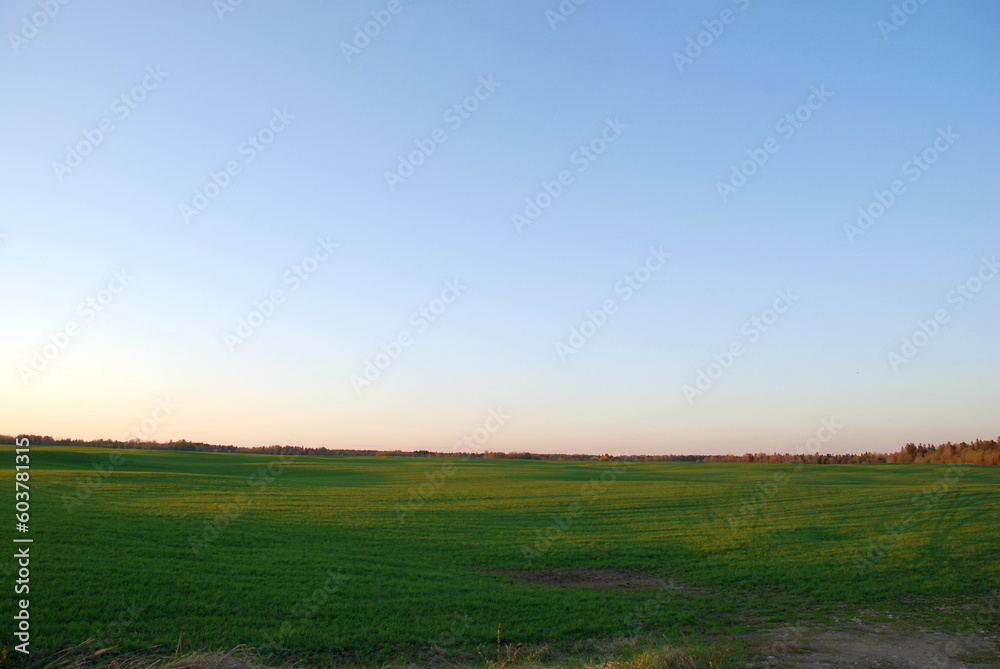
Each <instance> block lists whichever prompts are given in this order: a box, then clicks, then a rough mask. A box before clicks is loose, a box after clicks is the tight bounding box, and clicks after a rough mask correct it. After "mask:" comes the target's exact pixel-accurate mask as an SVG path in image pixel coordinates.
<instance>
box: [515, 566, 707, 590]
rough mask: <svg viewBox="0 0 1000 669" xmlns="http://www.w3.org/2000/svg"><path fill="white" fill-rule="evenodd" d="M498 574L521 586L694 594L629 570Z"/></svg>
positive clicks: (679, 586)
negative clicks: (524, 584)
mask: <svg viewBox="0 0 1000 669" xmlns="http://www.w3.org/2000/svg"><path fill="white" fill-rule="evenodd" d="M496 573H498V574H503V575H504V576H508V577H510V578H512V579H514V580H516V581H520V582H521V583H528V584H530V585H544V586H547V587H550V588H590V589H592V590H618V591H634V590H676V591H679V592H693V591H694V589H693V588H690V587H686V586H681V585H680V584H678V583H674V582H673V581H668V580H665V579H663V578H660V577H659V576H655V575H653V574H649V573H646V572H643V571H633V570H630V569H615V568H613V567H609V568H602V569H498V570H496Z"/></svg>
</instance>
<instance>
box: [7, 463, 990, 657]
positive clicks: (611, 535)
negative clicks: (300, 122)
mask: <svg viewBox="0 0 1000 669" xmlns="http://www.w3.org/2000/svg"><path fill="white" fill-rule="evenodd" d="M4 448H5V457H6V458H7V460H8V461H9V462H11V463H12V462H13V454H12V452H11V449H12V447H9V446H7V447H4ZM113 455H115V456H123V458H124V459H123V461H119V460H118V459H117V457H116V458H115V460H114V462H115V463H117V464H113V465H109V463H110V462H111V460H110V458H112V456H113ZM95 465H97V466H99V467H102V468H104V469H105V471H106V472H107V471H108V470H109V469H110V470H113V471H111V473H110V474H105V475H96V474H93V472H94V471H95V469H94V467H95ZM31 468H32V469H31V471H32V481H31V485H32V498H31V503H32V518H31V534H30V536H31V537H32V538H33V539H34V544H32V562H31V570H32V572H31V579H32V581H31V594H30V601H31V622H32V631H33V636H32V657H33V658H39V657H52V658H54V657H56V653H59V652H60V651H63V652H64V653H66V651H67V650H68V649H72V648H74V647H78V646H79V644H81V642H83V641H86V640H91V639H93V640H94V641H93V642H91V643H89V644H87V645H86V646H85V647H84V648H85V651H83V650H81V651H80V652H77V654H76V655H72V658H75V659H74V661H76V660H79V659H80V658H81V657H86V653H93V652H95V651H97V650H100V649H102V648H109V647H110V648H114V651H113V653H114V654H122V653H125V654H133V655H135V656H136V657H146V656H149V655H150V654H153V655H155V654H156V653H160V654H161V655H163V656H164V657H167V656H178V653H180V654H183V652H184V651H185V649H187V650H188V651H194V650H197V651H208V650H214V651H224V650H226V649H232V648H234V647H246V648H249V649H253V652H254V653H255V654H256V655H255V657H257V658H258V660H256V661H259V662H260V663H262V664H264V663H266V664H271V665H288V664H291V663H293V662H300V663H306V664H309V663H339V664H341V665H344V666H355V665H389V664H392V665H408V664H420V663H424V664H448V663H452V664H453V665H463V664H464V665H478V666H483V663H484V661H485V658H488V660H489V661H488V663H487V665H488V666H493V667H494V668H499V667H511V666H514V665H515V664H516V663H517V662H519V661H520V662H524V661H525V658H527V657H530V656H531V655H532V653H536V652H537V653H539V655H537V656H536V657H535V658H533V659H532V660H531V661H532V662H536V661H537V662H543V663H549V664H551V663H553V662H555V663H558V664H564V665H567V666H569V665H572V664H573V663H574V662H575V661H581V662H585V663H587V662H589V663H591V664H600V663H613V662H616V661H621V660H620V659H616V658H626V660H627V661H633V662H634V664H633V665H632V666H635V667H639V666H645V665H646V664H648V665H649V666H654V665H655V666H685V665H684V664H683V663H682V662H681V660H680V659H675V660H671V659H669V657H668V654H669V653H675V654H676V655H677V657H678V658H680V657H682V656H684V657H690V658H692V659H691V662H697V664H695V665H693V666H743V665H742V664H739V662H742V661H743V660H744V659H745V657H746V656H747V654H748V653H751V651H750V650H746V651H745V652H744V651H743V650H740V649H739V648H736V646H738V645H739V643H738V642H736V641H733V642H732V643H730V642H729V640H730V639H735V638H736V637H738V636H740V635H752V634H754V633H757V632H760V631H762V630H766V629H769V628H771V627H773V626H776V625H782V624H794V623H801V622H802V621H816V622H828V623H829V622H835V621H836V620H843V619H846V618H847V617H849V616H851V615H854V612H855V611H858V610H862V609H872V608H873V607H874V608H878V609H879V610H880V611H883V612H888V613H892V614H893V615H894V616H895V619H897V620H899V619H900V618H905V617H906V616H913V615H916V614H917V613H919V614H920V615H921V616H923V618H922V619H921V624H928V623H929V624H930V626H932V627H938V628H941V629H962V628H964V627H969V626H973V625H980V626H981V625H983V624H985V625H993V628H994V629H995V628H996V625H997V623H998V622H1000V616H998V614H997V611H996V607H995V605H994V604H993V603H992V602H993V601H994V600H993V599H990V597H991V594H992V593H993V592H995V591H996V589H997V584H998V583H1000V563H998V562H997V560H996V559H995V556H996V555H998V554H1000V529H998V526H997V524H996V518H997V517H998V513H997V512H998V511H1000V496H998V490H1000V469H998V468H985V467H971V466H969V467H965V468H964V469H962V470H958V471H960V472H961V474H960V476H958V477H957V478H956V479H955V481H954V482H953V483H951V484H949V485H944V484H942V481H943V480H944V479H943V477H944V476H945V474H946V472H948V471H949V470H948V468H947V467H946V466H933V465H906V466H864V465H844V466H809V467H800V468H797V467H796V466H795V465H765V464H753V465H743V464H710V463H635V464H632V465H631V466H625V465H623V464H622V463H617V464H616V463H609V462H579V461H562V462H560V461H521V460H490V461H483V460H461V459H456V460H449V461H444V460H438V459H422V458H403V459H401V458H380V457H372V458H316V457H297V458H285V459H284V461H282V460H280V459H279V458H278V457H277V456H266V455H234V454H211V453H190V452H179V451H136V452H130V451H125V452H119V451H109V450H104V449H91V448H69V447H35V448H33V449H32V456H31ZM11 470H12V468H11V467H8V468H6V469H5V470H4V472H3V479H4V483H3V485H5V486H7V489H8V490H12V489H13V472H12V471H11ZM88 475H90V476H91V481H90V483H86V482H85V478H86V477H87V476H88ZM776 475H778V477H777V478H776ZM775 481H780V484H775V485H773V486H770V487H769V484H771V483H774V482H775ZM81 482H83V483H81ZM935 484H938V487H937V488H936V489H935V488H934V486H935ZM421 486H423V488H421ZM78 493H83V494H78ZM768 493H770V494H768ZM414 494H416V496H415V495H414ZM11 499H12V497H11ZM74 500H76V501H75V502H74ZM408 502H412V503H408ZM11 505H12V506H13V502H11ZM401 514H402V515H401ZM401 518H402V520H401ZM907 518H910V520H909V521H908V522H906V523H905V525H903V526H902V527H903V530H899V527H900V526H899V524H900V523H902V522H903V521H904V520H905V519H907ZM734 519H735V521H734ZM734 522H735V523H736V531H735V532H734V529H733V527H734ZM894 525H896V527H897V529H896V530H893V529H892V528H893V526H894ZM206 528H208V529H206ZM12 529H13V528H12V527H10V528H9V529H7V530H5V532H6V533H7V534H6V535H5V537H4V538H5V539H6V540H7V541H8V545H11V544H10V543H9V542H10V539H11V538H12ZM872 546H881V548H878V549H877V550H876V551H874V552H872V549H871V547H872ZM11 552H12V551H11ZM866 554H869V555H873V556H874V558H875V559H873V560H872V561H871V562H870V563H865V565H866V566H865V568H864V570H863V571H859V569H858V560H857V558H859V556H864V555H866ZM525 568H537V569H565V568H619V569H632V570H641V571H645V572H650V573H653V574H655V575H657V576H659V577H662V578H663V579H665V580H667V581H669V582H671V583H672V584H673V585H674V586H675V587H674V588H672V589H664V590H636V591H607V590H592V589H575V588H551V587H545V586H541V585H529V584H525V583H521V582H518V581H516V580H514V579H512V578H510V577H507V576H503V575H502V574H498V573H496V570H500V569H525ZM14 569H15V565H14V561H13V559H12V558H11V557H9V556H8V557H5V558H3V559H2V560H0V571H2V572H3V573H4V575H5V576H6V577H7V578H8V579H9V578H11V577H10V574H12V573H13V571H14ZM8 582H9V581H8ZM987 603H988V604H987ZM13 607H14V597H13V596H8V597H4V598H2V599H0V615H2V616H4V618H5V619H7V620H10V619H11V618H10V617H11V616H12V615H13ZM977 607H978V608H977ZM934 611H941V612H942V613H941V615H939V616H936V617H935V615H934V613H933V612H934ZM498 626H502V629H503V637H504V639H505V640H506V643H507V644H511V645H509V646H508V647H509V648H513V649H517V654H516V655H515V657H514V658H508V656H506V655H498V654H496V653H497V652H499V651H500V650H502V649H501V648H498V647H497V643H498V641H497V639H496V634H497V631H498ZM179 638H182V639H183V648H177V647H176V646H177V643H178V639H179ZM635 639H643V640H645V641H644V642H643V643H641V644H639V646H637V647H635V648H634V649H633V650H628V649H629V645H628V644H629V643H630V642H629V640H632V641H634V640H635ZM517 644H523V647H522V648H518V646H517ZM602 644H603V645H602ZM730 647H733V648H734V650H733V652H732V654H730V655H729V656H728V657H725V658H724V657H723V656H724V653H725V652H726V651H727V650H729V648H730ZM151 648H152V650H151ZM671 649H672V650H671ZM678 649H680V650H678ZM692 649H693V650H692ZM630 653H631V655H630ZM644 653H645V654H646V655H645V656H644V655H643V654H644ZM658 653H659V655H657V654H658ZM16 655H19V654H17V653H12V654H11V655H10V657H9V658H8V661H14V662H16V661H17V660H18V658H17V657H15V656H16ZM65 657H67V658H69V657H70V655H65ZM629 657H631V659H628V658H629ZM574 658H575V659H574ZM586 658H589V659H586ZM507 659H510V660H511V661H510V662H508V663H507V664H504V662H505V661H506V660H507ZM668 660H669V661H668ZM669 662H673V664H672V665H671V664H669ZM710 662H712V663H714V665H711V664H709V663H710ZM490 663H492V664H490ZM608 666H610V664H609V665H608Z"/></svg>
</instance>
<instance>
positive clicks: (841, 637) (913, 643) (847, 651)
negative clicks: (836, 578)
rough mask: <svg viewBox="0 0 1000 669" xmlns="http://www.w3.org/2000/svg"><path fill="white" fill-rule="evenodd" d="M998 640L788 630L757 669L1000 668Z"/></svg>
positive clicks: (871, 630) (862, 629) (775, 636)
mask: <svg viewBox="0 0 1000 669" xmlns="http://www.w3.org/2000/svg"><path fill="white" fill-rule="evenodd" d="M997 651H998V648H997V643H996V641H995V640H991V639H988V638H985V637H978V636H959V635H954V634H948V633H945V632H935V631H929V630H911V631H901V630H898V629H894V628H893V627H890V626H878V627H871V626H863V625H858V626H857V628H856V629H846V630H833V629H824V628H806V627H785V628H780V629H777V630H775V631H774V632H773V633H772V634H771V635H770V637H769V638H768V639H767V640H766V643H765V645H764V652H765V653H766V656H765V657H764V658H763V659H760V660H758V661H755V662H753V664H752V666H753V667H755V668H761V669H763V668H765V667H766V668H768V669H770V668H772V667H773V668H777V667H783V668H788V669H820V668H823V669H827V668H833V667H837V668H840V667H855V668H857V667H886V668H889V667H893V668H897V667H898V668H900V669H904V668H906V669H909V668H911V667H912V668H917V667H919V668H920V669H952V668H957V667H969V668H970V669H1000V655H998V654H997Z"/></svg>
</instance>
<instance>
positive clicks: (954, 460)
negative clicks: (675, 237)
mask: <svg viewBox="0 0 1000 669" xmlns="http://www.w3.org/2000/svg"><path fill="white" fill-rule="evenodd" d="M16 439H28V441H29V443H30V444H31V445H32V446H77V447H95V448H125V449H140V450H159V451H197V452H204V453H256V454H261V455H319V456H341V457H343V456H383V457H407V458H420V457H425V458H435V457H437V458H440V457H445V458H447V457H451V458H454V457H467V458H482V459H485V460H591V461H595V460H596V461H601V460H617V461H631V462H767V463H777V464H799V463H801V464H807V465H856V464H967V465H1000V448H998V446H997V444H998V442H1000V437H998V438H997V439H993V440H989V441H986V440H983V439H977V440H975V441H972V442H965V441H962V442H959V443H957V444H955V443H952V442H950V441H947V442H945V443H943V444H937V445H935V444H923V443H920V444H913V443H909V444H906V445H905V446H903V447H902V448H901V449H900V450H899V451H897V452H895V453H861V454H860V455H858V454H841V455H834V454H831V453H827V454H825V455H824V454H820V453H812V454H793V453H745V454H743V455H611V454H609V453H605V454H604V455H589V454H563V453H530V452H527V451H522V452H515V453H500V452H491V451H485V452H483V453H457V452H440V451H426V450H420V451H400V450H393V451H379V450H373V449H366V450H361V449H343V448H326V447H325V446H321V447H318V448H310V447H306V446H279V445H273V446H254V447H250V448H244V447H240V446H232V445H227V446H222V445H219V444H206V443H202V442H197V441H187V440H185V439H181V440H180V441H167V442H159V441H138V440H133V441H120V440H115V439H93V440H89V441H88V440H84V439H55V438H53V437H50V436H41V435H32V434H22V435H19V436H17V437H16ZM13 443H15V437H14V436H12V435H6V434H0V444H13Z"/></svg>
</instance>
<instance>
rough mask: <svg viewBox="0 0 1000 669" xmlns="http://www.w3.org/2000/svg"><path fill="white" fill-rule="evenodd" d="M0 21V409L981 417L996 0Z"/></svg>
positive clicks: (161, 432) (82, 12) (993, 351)
mask: <svg viewBox="0 0 1000 669" xmlns="http://www.w3.org/2000/svg"><path fill="white" fill-rule="evenodd" d="M0 26H2V32H3V34H4V44H3V45H2V47H0V77H2V78H0V82H2V87H3V91H4V99H5V104H4V105H3V111H2V118H3V122H2V123H0V133H2V138H3V139H2V146H3V147H4V160H3V161H2V162H0V194H2V199H3V203H4V207H3V214H2V219H0V235H2V237H0V281H2V286H3V291H2V293H0V308H2V313H3V315H4V322H3V327H2V328H0V342H2V344H0V369H2V370H4V373H3V374H2V375H0V406H2V413H0V432H3V433H32V434H50V435H53V436H57V437H69V436H73V437H82V438H99V437H109V438H119V437H121V436H122V435H123V434H126V433H129V432H130V431H133V430H138V431H139V432H140V433H141V436H143V437H145V438H152V439H157V440H161V441H162V440H169V439H181V438H184V439H188V440H197V441H207V442H212V443H223V444H236V445H240V446H256V445H268V444H275V443H295V444H299V445H305V446H327V447H330V448H353V447H366V448H368V447H374V448H380V449H396V448H400V449H407V450H409V449H422V448H428V449H435V450H449V449H451V448H453V446H454V444H455V443H456V441H457V440H459V439H461V438H462V437H463V436H464V435H470V434H475V431H476V429H477V428H481V427H483V426H487V427H488V428H489V429H490V430H492V432H489V430H486V431H484V430H480V432H479V434H480V435H481V436H482V435H484V434H486V433H487V432H489V438H488V440H485V439H480V443H478V444H477V445H476V450H482V449H484V448H485V449H488V450H498V451H513V450H532V451H540V452H542V451H544V452H550V451H569V452H599V453H604V452H612V453H629V452H635V453H638V452H645V453H730V452H736V453H739V452H745V451H748V450H749V451H769V452H770V451H782V452H785V451H789V452H791V451H795V450H796V449H799V448H802V447H803V445H804V444H805V443H806V442H807V440H808V439H809V438H811V437H815V436H816V435H817V434H819V435H820V436H822V437H823V438H824V442H823V446H822V450H823V452H858V451H864V450H875V451H883V450H896V449H898V448H899V447H900V446H902V445H903V444H904V443H905V442H908V441H925V442H940V441H945V440H954V441H961V440H971V439H975V438H977V437H982V438H994V437H996V435H997V434H1000V421H998V416H1000V412H998V410H997V408H998V399H1000V390H998V385H997V371H998V369H1000V352H998V348H997V345H996V341H997V332H998V330H1000V310H998V306H1000V276H996V277H994V275H995V274H997V273H998V271H1000V270H998V268H997V267H996V260H995V259H996V258H997V254H1000V235H998V226H997V222H998V213H1000V207H998V203H1000V198H998V192H1000V188H998V185H1000V184H998V176H1000V162H998V160H997V158H998V156H1000V122H998V119H1000V116H998V109H1000V104H998V103H1000V95H998V91H1000V86H998V83H1000V82H998V73H1000V69H998V65H1000V58H998V56H1000V40H998V39H997V35H998V34H1000V33H998V31H1000V5H997V4H996V3H995V2H988V1H986V0H982V1H972V0H967V1H956V2H948V3H945V2H923V3H921V2H918V1H917V0H908V1H907V2H902V3H899V2H897V3H895V4H894V3H893V2H892V1H891V0H874V1H873V0H846V1H844V2H836V3H829V2H825V3H816V2H800V1H795V0H778V1H771V2H761V1H758V0H737V1H730V0H713V1H711V2H703V1H699V2H695V1H685V2H645V1H641V2H633V3H613V2H604V1H601V0H587V1H586V2H583V3H582V4H579V5H577V4H575V3H574V2H572V0H564V1H563V2H562V3H561V4H560V3H558V2H556V1H555V0H542V1H540V2H522V1H520V0H517V1H507V2H492V3H487V2H469V3H452V2H435V1H431V0H426V1H420V2H412V1H411V0H398V2H397V1H396V0H366V1H364V2H329V3H326V2H282V3H276V2H264V1H263V0H243V2H241V3H240V4H235V0H232V2H231V4H230V3H229V2H228V0H219V1H218V2H215V3H214V4H213V2H212V1H211V0H183V1H179V2H166V3H135V2H122V1H118V2H114V1H102V2H82V1H74V2H68V3H67V4H61V3H60V2H59V1H58V0H42V1H41V2H39V0H10V1H9V2H5V3H3V6H2V9H0ZM366 33H367V34H366ZM859 208H860V211H861V213H860V214H859ZM859 218H860V220H859ZM241 322H242V324H241ZM574 329H575V331H576V334H574ZM491 409H492V410H493V411H494V412H497V411H498V410H500V412H501V413H502V415H503V416H504V418H503V419H502V423H503V424H502V425H500V424H499V423H500V421H499V420H497V419H496V418H494V419H492V421H491V419H490V410H491ZM824 419H825V420H827V421H832V422H833V423H834V424H836V425H837V426H839V427H835V428H834V429H833V430H832V432H835V433H836V434H833V435H832V438H828V437H830V436H831V430H830V429H826V430H825V431H823V429H824V428H822V422H821V421H823V420H824ZM814 443H815V442H814Z"/></svg>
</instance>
